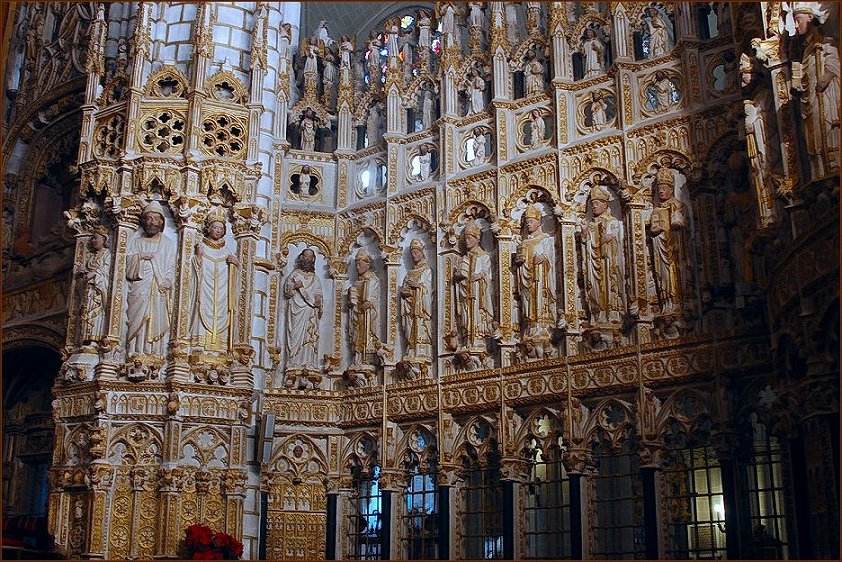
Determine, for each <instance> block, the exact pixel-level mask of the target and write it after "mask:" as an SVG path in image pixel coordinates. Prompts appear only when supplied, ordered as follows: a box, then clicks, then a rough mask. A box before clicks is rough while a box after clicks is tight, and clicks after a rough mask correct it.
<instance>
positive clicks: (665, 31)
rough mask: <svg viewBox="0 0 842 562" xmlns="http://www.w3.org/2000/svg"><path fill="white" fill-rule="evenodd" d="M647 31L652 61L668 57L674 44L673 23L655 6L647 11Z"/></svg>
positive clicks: (645, 19)
mask: <svg viewBox="0 0 842 562" xmlns="http://www.w3.org/2000/svg"><path fill="white" fill-rule="evenodd" d="M643 21H644V23H645V25H646V30H647V32H648V33H649V57H648V58H650V59H654V58H658V57H663V56H666V55H667V54H668V53H669V51H670V49H671V48H672V44H673V38H672V37H673V31H672V22H670V20H669V17H668V16H667V14H666V13H665V12H663V11H662V10H659V9H658V8H656V7H655V6H650V7H649V8H647V9H646V16H645V17H644V20H643Z"/></svg>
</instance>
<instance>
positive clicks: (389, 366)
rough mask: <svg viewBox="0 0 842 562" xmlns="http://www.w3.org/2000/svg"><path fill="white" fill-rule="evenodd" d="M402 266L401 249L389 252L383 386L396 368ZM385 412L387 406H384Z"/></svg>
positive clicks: (385, 258) (386, 271)
mask: <svg viewBox="0 0 842 562" xmlns="http://www.w3.org/2000/svg"><path fill="white" fill-rule="evenodd" d="M400 266H401V252H400V248H397V249H395V251H394V252H388V253H386V254H385V257H384V258H383V268H384V270H385V273H386V282H387V285H386V318H387V321H386V342H385V343H386V349H387V352H386V355H385V356H384V357H382V358H381V360H382V361H383V385H384V386H385V385H386V384H388V383H390V382H395V381H392V380H390V379H391V374H392V372H393V371H394V368H395V350H397V349H398V338H399V337H400V336H399V335H398V326H399V324H400V319H399V318H398V308H399V306H398V299H399V297H398V271H399V270H400ZM384 411H385V404H384Z"/></svg>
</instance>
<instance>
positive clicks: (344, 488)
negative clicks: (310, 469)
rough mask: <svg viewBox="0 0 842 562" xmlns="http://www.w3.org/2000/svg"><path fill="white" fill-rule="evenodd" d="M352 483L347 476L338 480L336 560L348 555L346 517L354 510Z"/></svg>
mask: <svg viewBox="0 0 842 562" xmlns="http://www.w3.org/2000/svg"><path fill="white" fill-rule="evenodd" d="M353 501H354V482H353V480H352V479H351V478H350V477H349V476H343V477H341V478H340V482H339V490H338V495H337V514H336V515H337V525H336V529H337V537H336V560H344V559H345V558H347V557H348V554H349V553H350V552H349V550H350V547H351V545H350V544H348V524H349V523H348V516H349V514H350V513H351V510H352V509H353V508H354V507H353V505H352V502H353Z"/></svg>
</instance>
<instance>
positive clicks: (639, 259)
mask: <svg viewBox="0 0 842 562" xmlns="http://www.w3.org/2000/svg"><path fill="white" fill-rule="evenodd" d="M645 206H646V204H645V203H644V202H643V201H640V200H633V201H630V202H629V204H628V210H627V211H626V214H625V216H624V217H623V223H624V224H623V226H624V227H625V232H626V233H627V234H626V236H628V239H629V240H630V246H631V252H630V253H629V255H630V257H631V261H630V262H629V263H628V264H627V265H626V278H627V282H628V285H627V287H626V288H627V294H628V299H629V315H630V316H631V317H632V318H633V319H634V320H635V323H634V332H635V336H636V337H637V340H636V341H637V342H639V343H648V342H650V341H652V333H651V331H652V313H653V311H652V309H651V308H650V306H649V288H648V287H649V286H648V283H647V276H648V273H647V269H646V268H647V263H646V219H645V218H644V209H645Z"/></svg>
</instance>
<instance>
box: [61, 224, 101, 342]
mask: <svg viewBox="0 0 842 562" xmlns="http://www.w3.org/2000/svg"><path fill="white" fill-rule="evenodd" d="M73 213H74V214H75V210H74V212H73ZM69 214H70V211H68V212H67V213H66V214H65V216H68V215H69ZM68 226H70V228H72V229H74V230H76V235H75V237H76V248H75V253H74V256H73V274H72V275H71V277H70V290H69V291H68V292H67V310H68V311H70V315H69V316H70V321H69V322H68V323H67V337H66V338H65V351H66V352H67V353H68V354H71V353H75V352H77V351H79V348H80V346H81V344H82V342H81V341H80V333H79V332H80V329H81V323H82V321H83V320H84V319H81V318H79V314H75V313H76V312H77V311H81V300H82V299H83V298H85V296H84V292H83V288H84V287H85V284H86V283H87V280H86V279H83V278H81V277H80V275H81V274H82V273H83V271H81V266H82V264H84V263H85V257H86V256H87V255H88V243H89V241H90V239H91V232H90V231H89V230H88V229H87V228H86V227H85V226H83V224H82V221H81V220H79V219H73V218H71V220H69V221H68ZM103 304H105V303H103Z"/></svg>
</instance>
